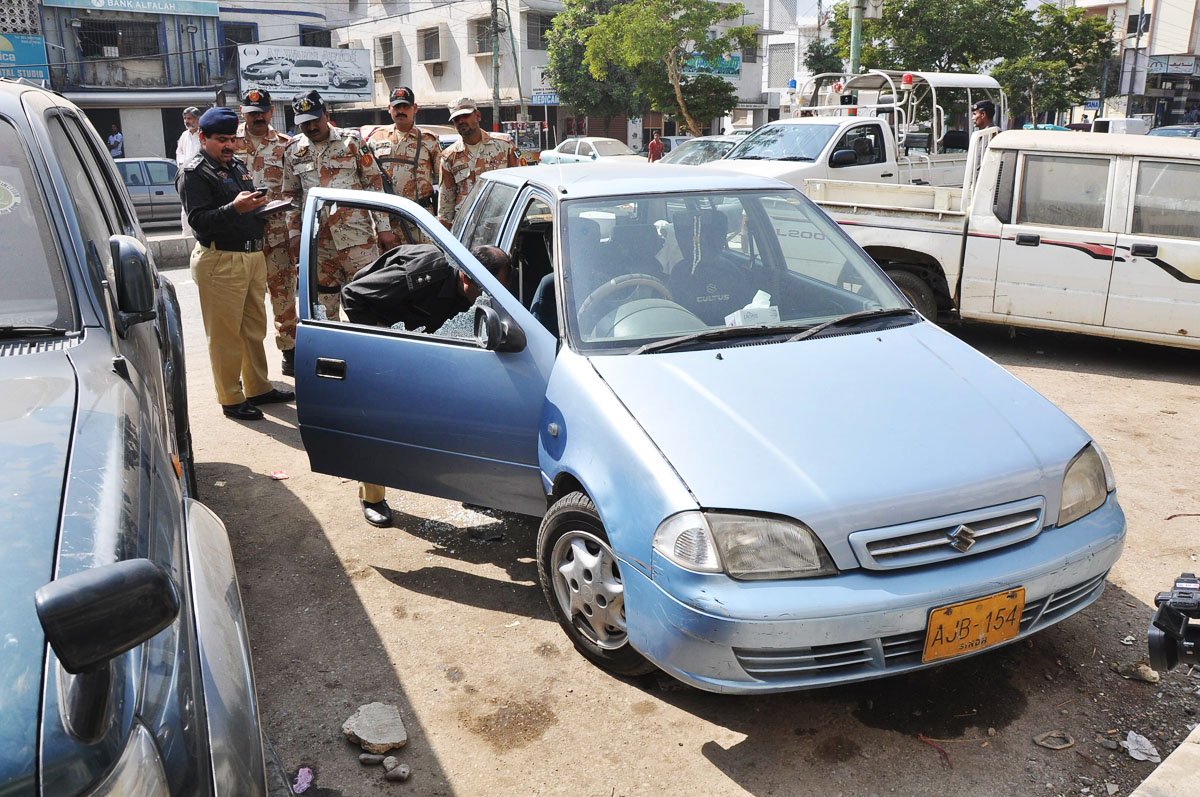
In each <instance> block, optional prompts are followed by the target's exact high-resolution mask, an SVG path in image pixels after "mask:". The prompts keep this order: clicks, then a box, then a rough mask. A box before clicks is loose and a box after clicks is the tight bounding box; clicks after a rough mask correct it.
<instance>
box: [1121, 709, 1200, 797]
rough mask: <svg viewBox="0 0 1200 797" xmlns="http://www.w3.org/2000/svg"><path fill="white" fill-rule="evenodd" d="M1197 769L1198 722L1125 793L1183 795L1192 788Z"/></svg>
mask: <svg viewBox="0 0 1200 797" xmlns="http://www.w3.org/2000/svg"><path fill="white" fill-rule="evenodd" d="M1197 773H1200V725H1197V726H1196V727H1195V728H1192V732H1191V733H1190V734H1188V737H1187V738H1186V739H1184V740H1183V744H1181V745H1179V747H1177V748H1175V752H1173V753H1171V754H1170V755H1169V756H1167V759H1166V760H1165V761H1163V762H1162V763H1161V764H1159V765H1158V766H1157V767H1155V768H1154V771H1153V772H1151V773H1150V776H1149V777H1148V778H1146V779H1145V780H1143V781H1142V785H1140V786H1138V787H1137V788H1136V789H1134V790H1133V792H1131V793H1130V795H1129V797H1183V795H1192V794H1195V792H1196V784H1197V777H1198V775H1197Z"/></svg>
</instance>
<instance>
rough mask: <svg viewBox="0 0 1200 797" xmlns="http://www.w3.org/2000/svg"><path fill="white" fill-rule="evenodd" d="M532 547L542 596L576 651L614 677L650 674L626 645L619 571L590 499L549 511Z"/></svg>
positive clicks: (577, 498)
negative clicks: (536, 558) (536, 554)
mask: <svg viewBox="0 0 1200 797" xmlns="http://www.w3.org/2000/svg"><path fill="white" fill-rule="evenodd" d="M537 547H538V579H539V581H540V582H541V584H542V592H543V593H545V595H546V601H547V602H548V603H549V604H550V611H551V612H553V613H554V618H555V619H556V620H558V624H559V625H561V626H562V628H563V630H564V631H566V632H567V636H569V637H570V638H571V642H572V643H574V645H575V649H576V650H578V651H579V652H580V653H582V654H583V655H584V657H586V658H587V659H589V660H590V661H591V662H593V663H594V664H597V665H599V666H600V667H602V668H604V669H606V670H609V671H610V672H613V673H616V674H618V675H626V676H634V675H645V674H646V673H649V672H653V671H654V670H655V669H656V668H655V666H654V665H653V664H651V663H650V662H648V661H647V660H646V659H645V658H644V657H643V656H642V654H640V653H638V652H637V651H636V650H634V649H633V648H632V647H631V646H630V644H629V637H628V635H627V633H626V623H625V585H624V582H623V581H622V579H621V569H620V566H619V565H618V563H617V557H616V554H614V553H613V550H612V548H611V547H610V546H609V544H608V535H606V534H605V533H604V524H603V523H602V522H601V521H600V515H599V514H598V513H597V512H596V507H595V505H593V504H592V499H590V498H588V497H587V496H586V495H584V494H583V493H578V492H577V493H571V494H570V495H568V496H566V497H564V498H562V499H561V500H559V501H558V502H556V503H555V504H554V506H552V507H550V511H549V512H547V513H546V517H545V518H543V519H542V525H541V528H540V529H539V530H538V543H537Z"/></svg>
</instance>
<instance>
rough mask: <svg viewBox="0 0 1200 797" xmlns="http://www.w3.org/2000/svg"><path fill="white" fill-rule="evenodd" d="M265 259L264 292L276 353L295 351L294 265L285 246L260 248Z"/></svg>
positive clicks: (285, 244)
mask: <svg viewBox="0 0 1200 797" xmlns="http://www.w3.org/2000/svg"><path fill="white" fill-rule="evenodd" d="M263 254H264V255H266V258H267V292H268V293H269V294H271V311H272V313H274V315H275V346H276V347H278V349H279V350H280V351H288V350H289V349H294V348H296V264H295V263H293V262H292V258H291V257H290V256H289V255H288V248H287V242H286V241H285V242H284V243H282V244H279V245H278V246H264V247H263Z"/></svg>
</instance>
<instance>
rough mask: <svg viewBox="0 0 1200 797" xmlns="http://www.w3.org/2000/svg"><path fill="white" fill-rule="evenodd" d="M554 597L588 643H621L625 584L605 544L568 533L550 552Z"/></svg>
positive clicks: (610, 645) (612, 645)
mask: <svg viewBox="0 0 1200 797" xmlns="http://www.w3.org/2000/svg"><path fill="white" fill-rule="evenodd" d="M550 569H551V571H552V572H553V573H554V595H555V597H556V598H557V599H558V605H559V607H560V608H561V609H562V610H563V613H564V614H566V615H567V616H568V617H570V618H571V623H572V625H574V626H575V628H576V630H578V631H579V633H580V634H582V635H583V636H584V637H586V638H587V639H588V640H589V641H590V642H591V643H592V644H594V645H596V646H597V647H600V648H604V649H606V650H613V649H615V648H619V647H621V646H622V645H624V644H625V641H626V635H625V585H624V584H623V583H622V582H621V573H620V571H619V570H618V569H617V558H616V556H615V555H614V554H613V552H612V549H611V548H609V547H608V543H606V542H604V540H602V539H600V538H599V537H597V536H595V535H594V534H590V533H588V532H586V531H568V532H566V533H565V534H563V535H562V536H561V537H559V539H558V542H556V543H555V544H554V550H553V551H551V553H550Z"/></svg>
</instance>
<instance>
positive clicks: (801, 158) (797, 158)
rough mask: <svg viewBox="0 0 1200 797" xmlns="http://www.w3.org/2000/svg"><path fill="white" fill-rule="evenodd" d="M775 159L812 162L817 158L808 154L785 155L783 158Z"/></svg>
mask: <svg viewBox="0 0 1200 797" xmlns="http://www.w3.org/2000/svg"><path fill="white" fill-rule="evenodd" d="M775 160H777V161H810V162H811V161H813V160H815V159H814V158H810V157H808V156H807V155H784V156H783V157H782V158H776V159H775Z"/></svg>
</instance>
